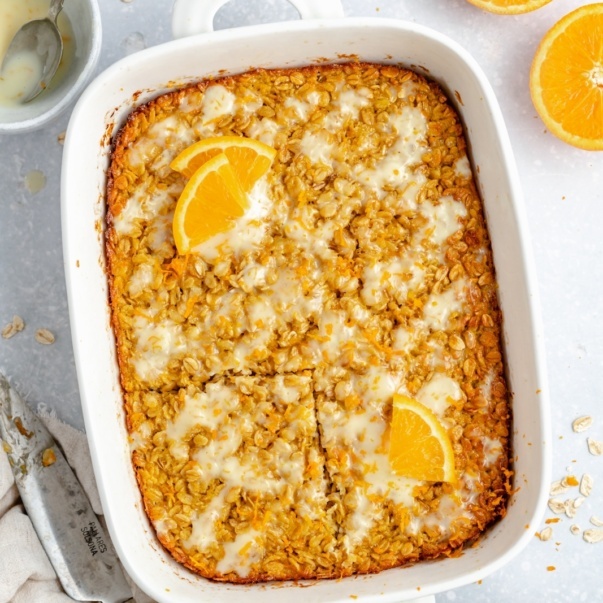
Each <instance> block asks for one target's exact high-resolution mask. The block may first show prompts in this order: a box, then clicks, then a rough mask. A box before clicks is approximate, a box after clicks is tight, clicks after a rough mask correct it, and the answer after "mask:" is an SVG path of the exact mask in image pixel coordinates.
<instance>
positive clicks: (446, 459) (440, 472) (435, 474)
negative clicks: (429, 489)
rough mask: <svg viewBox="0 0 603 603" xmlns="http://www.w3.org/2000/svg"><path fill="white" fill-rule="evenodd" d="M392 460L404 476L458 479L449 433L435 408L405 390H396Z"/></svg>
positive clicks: (442, 479) (438, 480) (391, 440)
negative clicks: (404, 392)
mask: <svg viewBox="0 0 603 603" xmlns="http://www.w3.org/2000/svg"><path fill="white" fill-rule="evenodd" d="M389 462H390V466H391V468H392V470H393V472H394V473H396V474H397V475H400V476H403V477H412V478H415V479H419V480H425V481H432V482H450V483H453V484H455V483H456V473H455V469H454V452H453V450H452V444H451V443H450V438H449V437H448V433H447V432H446V430H445V429H444V427H443V426H442V424H441V422H440V420H439V419H438V417H437V416H436V415H435V414H434V413H433V411H432V410H431V409H429V408H427V407H426V406H425V405H423V404H421V403H420V402H418V401H417V400H414V399H413V398H409V397H408V396H404V395H402V394H394V406H393V416H392V422H391V429H390V442H389Z"/></svg>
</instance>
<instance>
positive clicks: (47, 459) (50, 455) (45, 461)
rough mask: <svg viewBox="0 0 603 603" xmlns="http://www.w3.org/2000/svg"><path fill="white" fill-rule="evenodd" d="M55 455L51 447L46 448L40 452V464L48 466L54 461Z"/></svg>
mask: <svg viewBox="0 0 603 603" xmlns="http://www.w3.org/2000/svg"><path fill="white" fill-rule="evenodd" d="M56 460H57V457H56V455H55V453H54V450H53V449H52V448H46V450H44V452H43V453H42V465H44V467H50V465H54V463H56Z"/></svg>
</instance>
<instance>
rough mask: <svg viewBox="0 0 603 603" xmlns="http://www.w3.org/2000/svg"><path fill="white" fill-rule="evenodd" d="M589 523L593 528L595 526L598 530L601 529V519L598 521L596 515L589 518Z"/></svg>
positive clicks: (602, 524)
mask: <svg viewBox="0 0 603 603" xmlns="http://www.w3.org/2000/svg"><path fill="white" fill-rule="evenodd" d="M590 523H592V524H593V525H594V526H597V527H598V528H602V527H603V519H599V518H598V517H597V516H596V515H593V516H592V517H591V518H590Z"/></svg>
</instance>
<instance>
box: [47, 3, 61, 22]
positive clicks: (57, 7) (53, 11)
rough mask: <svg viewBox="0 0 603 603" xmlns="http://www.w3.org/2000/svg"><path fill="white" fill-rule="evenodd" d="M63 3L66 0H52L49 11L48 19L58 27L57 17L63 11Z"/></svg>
mask: <svg viewBox="0 0 603 603" xmlns="http://www.w3.org/2000/svg"><path fill="white" fill-rule="evenodd" d="M63 2H65V0H52V2H51V3H50V8H49V9H48V18H49V19H50V20H51V21H52V22H53V23H54V24H55V25H56V24H57V17H58V16H59V13H60V12H61V11H62V10H63Z"/></svg>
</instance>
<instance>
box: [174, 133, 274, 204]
mask: <svg viewBox="0 0 603 603" xmlns="http://www.w3.org/2000/svg"><path fill="white" fill-rule="evenodd" d="M220 153H224V154H225V155H226V156H227V157H228V159H229V160H230V163H231V164H232V167H233V169H234V171H235V173H236V175H237V176H238V178H239V181H240V183H241V186H242V187H243V190H244V191H245V192H249V191H250V190H251V189H252V188H253V185H254V184H255V183H256V182H257V181H258V180H259V179H260V178H261V177H262V176H263V175H264V174H265V173H266V172H267V171H268V170H269V169H270V166H271V165H272V162H273V161H274V157H275V156H276V150H275V149H273V148H272V147H269V146H268V145H266V144H264V143H263V142H260V141H259V140H254V139H253V138H245V137H244V136H216V137H214V138H206V139H204V140H200V141H199V142H196V143H195V144H192V145H191V146H190V147H187V148H186V149H184V151H182V152H181V153H180V154H179V155H178V156H177V157H176V158H175V159H174V160H173V161H172V163H171V164H170V167H171V168H172V169H173V170H175V171H176V172H180V173H181V174H182V175H183V176H186V177H187V178H190V177H191V176H192V175H193V174H194V173H195V171H196V170H197V169H198V168H199V167H200V166H202V165H203V164H204V163H205V162H206V161H207V160H208V159H211V158H212V157H215V156H216V155H218V154H220Z"/></svg>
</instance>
